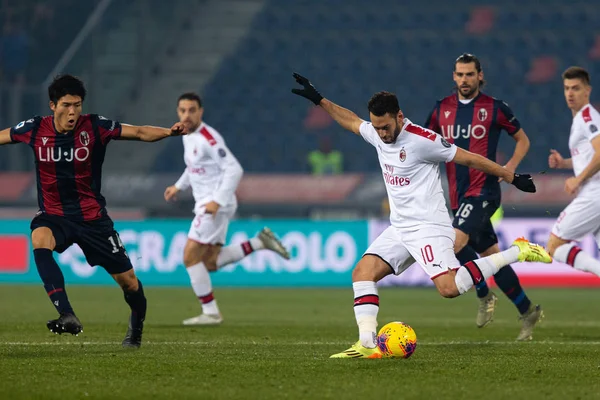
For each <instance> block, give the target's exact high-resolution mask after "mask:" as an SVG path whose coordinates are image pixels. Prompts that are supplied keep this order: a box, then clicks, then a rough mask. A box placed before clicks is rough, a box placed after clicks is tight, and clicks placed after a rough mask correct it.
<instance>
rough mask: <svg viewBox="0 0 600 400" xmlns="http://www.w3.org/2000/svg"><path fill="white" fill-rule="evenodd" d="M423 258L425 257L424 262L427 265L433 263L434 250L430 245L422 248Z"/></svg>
mask: <svg viewBox="0 0 600 400" xmlns="http://www.w3.org/2000/svg"><path fill="white" fill-rule="evenodd" d="M421 257H423V262H424V263H425V264H427V263H430V262H433V260H434V258H433V249H432V248H431V245H430V244H428V245H427V246H425V247H421Z"/></svg>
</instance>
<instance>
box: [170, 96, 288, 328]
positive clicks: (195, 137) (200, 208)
mask: <svg viewBox="0 0 600 400" xmlns="http://www.w3.org/2000/svg"><path fill="white" fill-rule="evenodd" d="M203 114H204V108H203V107H202V100H201V99H200V96H198V95H197V94H196V93H184V94H182V95H181V96H179V99H178V100H177V115H178V116H179V121H180V122H181V123H182V124H183V125H184V126H185V127H186V129H187V130H188V132H190V134H189V135H186V136H185V137H184V138H183V147H184V154H183V158H184V161H185V164H186V166H187V168H186V169H185V171H184V172H183V174H182V175H181V177H180V178H179V180H178V181H177V182H176V183H175V185H173V186H169V187H167V189H166V190H165V195H164V196H165V200H166V201H170V200H174V199H176V196H177V193H178V192H179V191H181V190H186V189H187V188H189V187H190V186H191V187H192V191H193V195H194V201H195V202H196V204H195V207H194V213H195V214H196V217H195V218H194V220H193V221H192V224H191V227H190V230H189V232H188V240H187V242H186V245H185V248H184V250H183V264H184V265H185V268H186V271H187V273H188V274H189V276H190V282H191V284H192V288H193V289H194V293H195V294H196V296H197V297H198V299H199V300H200V302H201V303H202V314H200V315H198V316H196V317H192V318H188V319H186V320H184V321H183V324H184V325H217V324H220V323H221V322H223V317H222V315H221V313H220V312H219V307H218V306H217V301H216V300H215V297H214V295H213V290H212V283H211V279H210V276H209V271H211V272H213V271H216V270H217V269H218V268H221V267H223V266H225V265H227V264H230V263H233V262H236V261H239V260H241V259H242V258H244V257H246V256H247V255H249V254H250V253H252V252H254V251H256V250H261V249H268V250H272V251H274V252H276V253H277V254H279V255H281V256H282V257H283V258H285V259H286V260H288V259H289V258H290V255H289V253H288V251H287V250H286V248H285V247H284V246H283V244H282V243H281V242H280V241H279V239H277V237H276V236H275V235H274V234H273V233H272V232H271V230H270V229H269V228H264V229H263V230H262V231H260V232H259V233H258V235H257V236H256V237H254V238H252V239H250V240H248V241H246V242H243V243H242V244H241V245H240V244H236V245H230V246H227V247H222V246H223V243H224V242H225V238H226V236H227V228H228V226H229V221H230V220H231V218H232V217H233V216H234V214H235V211H236V209H237V199H236V196H235V191H236V189H237V187H238V184H239V183H240V179H241V178H242V175H243V173H244V170H243V169H242V166H241V165H240V163H239V162H238V160H237V159H236V158H235V156H234V155H233V154H232V153H231V151H230V150H229V149H228V148H227V145H226V144H225V140H224V139H223V137H222V136H221V134H220V133H219V132H217V131H216V130H215V129H214V128H212V127H211V126H209V125H208V124H206V123H205V122H204V121H202V115H203Z"/></svg>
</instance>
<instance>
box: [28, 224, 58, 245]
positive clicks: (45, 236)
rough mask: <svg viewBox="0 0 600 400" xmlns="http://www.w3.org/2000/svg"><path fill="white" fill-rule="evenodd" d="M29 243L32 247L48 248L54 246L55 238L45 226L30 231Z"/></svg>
mask: <svg viewBox="0 0 600 400" xmlns="http://www.w3.org/2000/svg"><path fill="white" fill-rule="evenodd" d="M31 244H32V246H33V248H34V249H50V250H54V248H55V247H56V240H55V239H54V234H53V233H52V230H51V229H50V228H47V227H45V226H43V227H40V228H36V229H34V230H33V232H31Z"/></svg>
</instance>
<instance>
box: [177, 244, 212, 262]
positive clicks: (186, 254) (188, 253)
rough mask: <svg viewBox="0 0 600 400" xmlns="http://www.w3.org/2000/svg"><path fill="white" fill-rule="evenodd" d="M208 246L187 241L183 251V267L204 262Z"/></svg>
mask: <svg viewBox="0 0 600 400" xmlns="http://www.w3.org/2000/svg"><path fill="white" fill-rule="evenodd" d="M207 248H208V246H207V245H204V244H200V243H196V242H194V241H191V240H188V242H187V243H186V245H185V248H184V250H183V265H185V267H186V268H189V267H191V266H193V265H196V264H198V263H201V262H203V261H204V256H205V253H206V251H207Z"/></svg>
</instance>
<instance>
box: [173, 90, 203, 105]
mask: <svg viewBox="0 0 600 400" xmlns="http://www.w3.org/2000/svg"><path fill="white" fill-rule="evenodd" d="M181 100H191V101H195V102H196V103H198V107H200V108H202V99H201V98H200V96H199V95H198V93H194V92H187V93H184V94H182V95H181V96H179V98H178V99H177V104H179V102H180V101H181Z"/></svg>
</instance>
